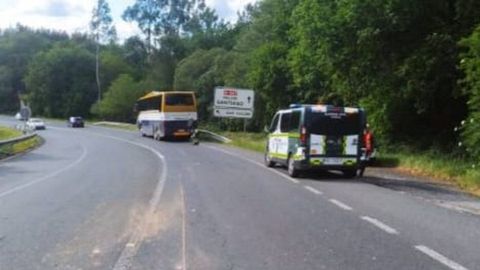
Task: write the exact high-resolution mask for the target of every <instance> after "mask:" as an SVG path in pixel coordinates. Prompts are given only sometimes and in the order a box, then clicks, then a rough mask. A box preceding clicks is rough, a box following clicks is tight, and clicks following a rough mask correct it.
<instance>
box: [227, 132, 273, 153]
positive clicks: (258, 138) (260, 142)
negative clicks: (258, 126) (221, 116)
mask: <svg viewBox="0 0 480 270" xmlns="http://www.w3.org/2000/svg"><path fill="white" fill-rule="evenodd" d="M219 134H220V135H222V136H224V137H227V138H229V139H230V140H232V142H230V143H229V145H233V146H236V147H239V148H244V149H248V150H252V151H256V152H261V153H263V151H265V146H266V143H267V135H266V134H264V133H248V132H246V133H244V132H219Z"/></svg>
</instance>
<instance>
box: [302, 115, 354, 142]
mask: <svg viewBox="0 0 480 270" xmlns="http://www.w3.org/2000/svg"><path fill="white" fill-rule="evenodd" d="M309 118H310V119H309V121H308V122H309V125H308V126H309V132H311V133H313V134H320V135H329V136H345V135H354V134H359V133H361V132H362V130H361V119H360V115H359V114H358V113H353V114H352V113H350V114H344V115H342V116H341V117H340V118H337V117H335V118H334V117H330V116H328V115H326V114H325V113H320V112H312V113H311V114H310V117H309Z"/></svg>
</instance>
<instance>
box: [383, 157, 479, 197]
mask: <svg viewBox="0 0 480 270" xmlns="http://www.w3.org/2000/svg"><path fill="white" fill-rule="evenodd" d="M374 165H375V166H378V167H394V168H396V169H398V170H399V171H403V172H407V173H410V174H413V175H420V176H424V177H428V178H432V179H433V180H437V181H440V182H445V183H451V184H454V185H456V186H458V187H460V188H461V189H463V190H465V191H468V192H471V193H473V194H476V195H480V168H475V167H473V166H472V162H469V161H468V160H466V159H463V158H458V157H457V158H456V157H452V156H448V155H445V154H441V153H435V152H413V151H406V150H400V151H399V152H396V153H391V152H387V153H380V154H379V157H378V158H377V162H376V163H375V164H374ZM392 165H393V166H392Z"/></svg>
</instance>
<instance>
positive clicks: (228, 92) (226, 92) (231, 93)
mask: <svg viewBox="0 0 480 270" xmlns="http://www.w3.org/2000/svg"><path fill="white" fill-rule="evenodd" d="M223 95H224V96H237V90H233V89H225V90H223Z"/></svg>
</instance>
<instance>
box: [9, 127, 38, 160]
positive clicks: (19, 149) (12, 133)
mask: <svg viewBox="0 0 480 270" xmlns="http://www.w3.org/2000/svg"><path fill="white" fill-rule="evenodd" d="M19 136H22V133H21V132H20V131H18V130H14V129H11V128H6V127H0V140H6V139H12V138H15V137H19ZM41 142H42V140H41V139H40V138H39V137H38V136H36V137H34V138H30V139H28V140H25V141H23V142H19V143H15V144H9V145H4V146H0V159H1V158H5V157H9V156H12V155H16V154H20V153H23V152H26V151H28V150H30V149H33V148H35V147H37V146H38V145H40V144H41Z"/></svg>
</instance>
